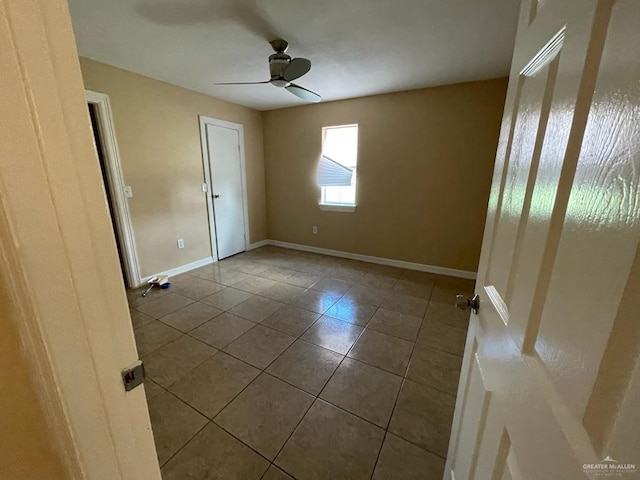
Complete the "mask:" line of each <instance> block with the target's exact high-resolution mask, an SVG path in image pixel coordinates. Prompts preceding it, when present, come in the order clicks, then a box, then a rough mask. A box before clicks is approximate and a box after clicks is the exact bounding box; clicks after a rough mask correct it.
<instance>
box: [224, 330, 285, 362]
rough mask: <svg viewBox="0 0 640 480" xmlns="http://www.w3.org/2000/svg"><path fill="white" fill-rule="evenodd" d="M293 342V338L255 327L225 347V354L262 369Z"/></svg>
mask: <svg viewBox="0 0 640 480" xmlns="http://www.w3.org/2000/svg"><path fill="white" fill-rule="evenodd" d="M294 341H295V337H292V336H291V335H287V334H285V333H282V332H278V331H276V330H273V329H271V328H267V327H263V326H262V325H256V327H254V328H252V329H251V330H249V331H248V332H247V333H245V334H244V335H242V336H241V337H238V338H237V339H236V340H234V341H233V342H231V343H230V344H229V345H227V346H226V347H225V349H224V351H225V352H227V353H229V354H231V355H233V356H234V357H236V358H239V359H241V360H243V361H245V362H247V363H249V364H250V365H253V366H254V367H257V368H260V369H263V368H266V367H267V365H269V364H270V363H271V362H273V361H274V360H275V359H276V358H277V357H278V355H280V354H281V353H282V352H284V351H285V350H286V348H287V347H288V346H289V345H291V344H292V343H293V342H294Z"/></svg>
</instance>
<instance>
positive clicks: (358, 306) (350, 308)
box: [325, 298, 378, 327]
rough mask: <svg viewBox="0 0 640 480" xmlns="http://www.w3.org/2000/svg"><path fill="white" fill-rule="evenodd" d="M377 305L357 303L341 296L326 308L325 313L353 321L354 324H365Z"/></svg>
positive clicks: (346, 320)
mask: <svg viewBox="0 0 640 480" xmlns="http://www.w3.org/2000/svg"><path fill="white" fill-rule="evenodd" d="M377 309H378V307H376V306H374V305H368V304H366V303H358V302H354V301H353V300H350V299H347V298H341V299H340V300H338V301H337V302H336V303H334V304H333V306H332V307H331V308H330V309H329V310H327V313H325V315H328V316H329V317H333V318H337V319H339V320H344V321H345V322H349V323H355V324H356V325H360V326H362V327H363V326H365V325H366V324H367V323H369V320H370V319H371V317H372V316H373V314H374V313H375V312H376V310H377Z"/></svg>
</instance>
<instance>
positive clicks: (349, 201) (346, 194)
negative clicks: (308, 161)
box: [317, 125, 358, 211]
mask: <svg viewBox="0 0 640 480" xmlns="http://www.w3.org/2000/svg"><path fill="white" fill-rule="evenodd" d="M357 163H358V125H339V126H336V127H324V128H323V129H322V156H321V157H320V163H319V164H318V174H317V183H318V186H319V187H320V190H321V196H320V208H321V209H323V210H339V211H354V210H355V206H356V165H357Z"/></svg>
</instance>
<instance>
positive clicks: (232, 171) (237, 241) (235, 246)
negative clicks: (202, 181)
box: [207, 125, 245, 259]
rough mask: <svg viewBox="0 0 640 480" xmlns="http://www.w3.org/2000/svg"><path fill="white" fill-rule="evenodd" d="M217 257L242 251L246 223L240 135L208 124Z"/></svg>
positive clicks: (224, 256) (221, 257) (243, 248)
mask: <svg viewBox="0 0 640 480" xmlns="http://www.w3.org/2000/svg"><path fill="white" fill-rule="evenodd" d="M207 143H208V147H209V162H210V166H211V193H212V195H213V198H214V200H213V212H214V218H215V231H216V242H217V247H218V259H223V258H226V257H230V256H231V255H235V254H236V253H240V252H244V250H245V228H244V225H245V222H244V207H243V201H244V193H243V190H242V166H241V163H240V138H239V135H238V131H237V130H234V129H232V128H225V127H219V126H216V125H207Z"/></svg>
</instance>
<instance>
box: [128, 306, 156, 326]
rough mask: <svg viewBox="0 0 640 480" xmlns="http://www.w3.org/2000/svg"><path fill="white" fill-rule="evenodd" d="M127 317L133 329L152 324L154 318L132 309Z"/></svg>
mask: <svg viewBox="0 0 640 480" xmlns="http://www.w3.org/2000/svg"><path fill="white" fill-rule="evenodd" d="M129 315H130V316H131V325H132V326H133V329H134V330H135V329H136V328H140V327H144V326H145V325H146V324H147V323H151V322H153V320H154V318H153V317H150V316H149V315H147V314H145V313H142V312H139V311H138V310H136V309H134V308H130V309H129Z"/></svg>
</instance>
